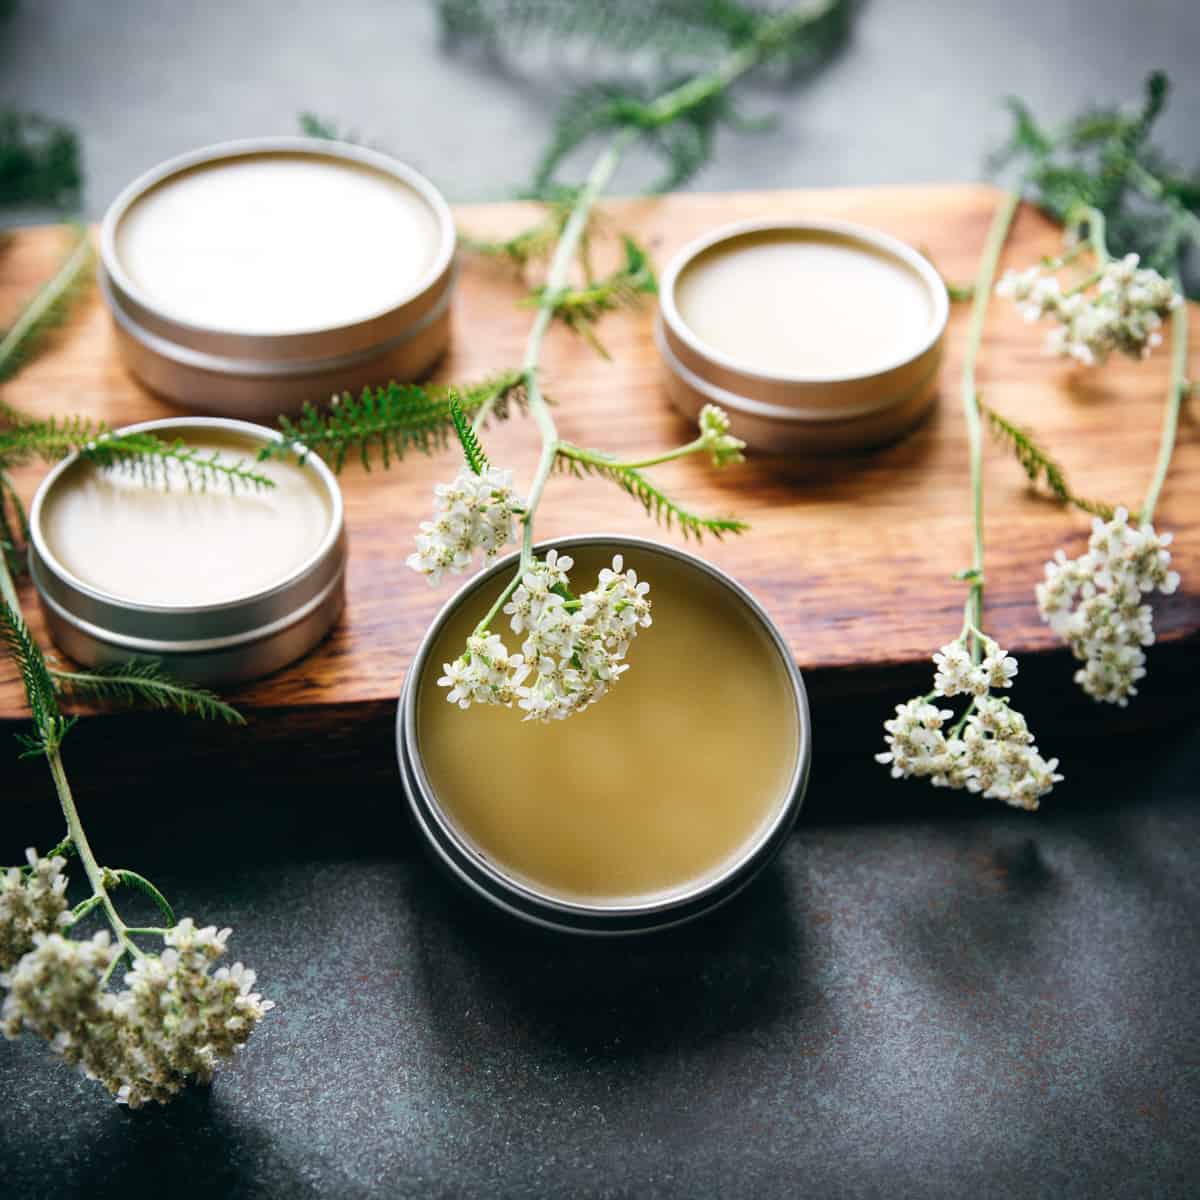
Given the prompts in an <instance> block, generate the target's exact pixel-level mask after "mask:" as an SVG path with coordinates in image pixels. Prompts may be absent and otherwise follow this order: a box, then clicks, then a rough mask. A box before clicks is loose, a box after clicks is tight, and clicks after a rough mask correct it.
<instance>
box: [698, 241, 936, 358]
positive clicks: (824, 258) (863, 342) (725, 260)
mask: <svg viewBox="0 0 1200 1200" xmlns="http://www.w3.org/2000/svg"><path fill="white" fill-rule="evenodd" d="M675 303H676V307H677V308H678V310H679V315H680V316H681V317H682V318H683V321H684V323H685V324H686V325H687V326H688V327H689V328H690V329H691V330H692V332H693V333H694V334H695V335H696V337H697V338H699V339H700V341H702V342H704V343H705V344H706V345H708V346H710V347H712V348H713V349H714V350H717V351H718V352H720V353H721V354H723V355H725V356H726V357H728V358H730V359H732V360H734V361H735V362H736V363H738V364H739V365H742V366H745V367H749V368H751V369H754V368H757V369H759V370H766V371H771V372H776V373H780V374H788V375H796V376H801V377H803V376H805V375H815V376H836V375H865V374H870V373H871V372H872V371H875V370H881V369H883V368H885V367H888V366H891V365H894V364H895V363H896V362H898V361H900V360H901V359H902V358H903V357H905V356H907V355H911V354H914V353H916V352H918V351H919V350H920V349H921V348H922V346H923V344H924V343H925V342H926V341H927V340H928V339H929V336H930V334H931V333H932V331H933V315H934V314H933V303H932V299H931V297H930V295H929V292H928V289H927V287H926V286H925V284H924V282H923V281H922V280H921V278H920V276H919V275H918V274H917V273H916V272H915V271H913V270H911V269H910V268H909V267H908V266H907V265H906V264H905V263H903V262H901V261H900V260H899V259H896V258H893V257H892V256H891V255H889V254H886V253H884V252H882V251H877V250H875V249H873V248H872V247H870V246H869V245H867V244H865V243H862V242H858V241H856V240H854V239H852V238H843V237H839V236H837V235H834V234H824V233H810V232H806V231H799V230H796V231H789V230H772V231H768V232H763V233H751V234H744V235H742V236H741V237H737V238H732V239H730V240H729V241H727V242H722V243H720V244H718V245H716V246H713V247H711V248H710V249H708V250H705V251H703V252H702V253H701V254H699V255H698V256H697V257H696V258H695V259H694V260H693V261H692V262H691V263H689V264H688V265H687V266H686V267H685V268H684V269H683V270H682V271H681V272H680V274H679V277H678V279H677V280H676V284H675Z"/></svg>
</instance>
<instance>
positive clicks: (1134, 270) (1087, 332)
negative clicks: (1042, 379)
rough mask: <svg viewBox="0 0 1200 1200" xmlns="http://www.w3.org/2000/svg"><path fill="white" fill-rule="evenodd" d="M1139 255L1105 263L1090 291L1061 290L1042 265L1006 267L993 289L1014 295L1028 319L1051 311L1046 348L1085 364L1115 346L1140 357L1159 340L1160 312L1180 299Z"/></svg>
mask: <svg viewBox="0 0 1200 1200" xmlns="http://www.w3.org/2000/svg"><path fill="white" fill-rule="evenodd" d="M1138 261H1139V260H1138V256H1137V255H1136V254H1127V255H1126V256H1125V257H1124V258H1121V259H1114V260H1113V261H1111V262H1109V263H1107V264H1106V265H1105V266H1104V268H1103V270H1102V271H1101V272H1100V278H1099V280H1098V281H1097V283H1096V285H1095V289H1094V290H1093V291H1073V292H1066V293H1064V292H1063V290H1062V287H1061V285H1060V284H1059V281H1058V279H1057V277H1056V276H1055V275H1053V274H1052V273H1050V271H1049V270H1047V269H1043V268H1042V267H1041V266H1033V267H1030V268H1029V269H1028V270H1026V271H1006V272H1005V274H1004V277H1003V278H1002V279H1001V280H1000V282H999V283H998V284H997V285H996V294H997V295H999V296H1005V297H1007V298H1009V299H1010V300H1015V301H1016V303H1017V307H1018V309H1019V310H1020V312H1021V314H1022V316H1024V318H1025V319H1026V320H1027V321H1030V322H1032V321H1038V320H1040V319H1041V318H1042V317H1046V316H1050V317H1053V318H1054V319H1055V320H1056V321H1057V322H1058V327H1057V328H1056V329H1054V330H1053V331H1052V332H1051V334H1050V336H1049V339H1048V346H1049V348H1050V350H1051V351H1052V352H1053V353H1055V354H1059V355H1062V356H1063V357H1069V358H1074V359H1076V360H1077V361H1079V362H1081V363H1083V364H1084V366H1088V367H1090V366H1094V365H1095V364H1097V363H1103V362H1104V361H1105V360H1106V359H1107V358H1108V356H1109V354H1111V353H1112V351H1114V350H1119V351H1120V352H1121V353H1122V354H1127V355H1128V356H1129V357H1130V358H1145V357H1146V355H1148V354H1149V353H1150V351H1151V350H1152V349H1153V348H1154V347H1155V346H1157V345H1159V344H1160V343H1161V342H1162V334H1161V333H1160V332H1159V330H1160V329H1161V328H1162V323H1163V317H1165V316H1166V315H1167V313H1169V312H1170V311H1171V310H1172V309H1173V308H1175V307H1177V306H1178V305H1179V304H1180V303H1182V300H1181V298H1180V296H1179V293H1178V292H1177V291H1176V290H1175V287H1174V285H1173V284H1172V283H1171V281H1170V280H1169V279H1164V278H1163V276H1161V275H1160V274H1159V273H1158V272H1157V271H1150V270H1146V269H1143V268H1139V267H1138Z"/></svg>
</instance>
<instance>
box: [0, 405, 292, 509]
mask: <svg viewBox="0 0 1200 1200" xmlns="http://www.w3.org/2000/svg"><path fill="white" fill-rule="evenodd" d="M75 453H78V454H79V455H80V457H81V458H84V459H87V460H88V461H89V462H92V463H94V464H95V465H96V466H98V467H101V468H103V469H105V470H110V471H121V472H124V473H126V474H130V475H137V476H139V477H140V478H141V480H142V482H143V483H145V484H146V485H147V486H157V487H168V488H169V487H171V486H173V485H174V484H176V483H182V484H183V485H184V486H185V487H187V488H188V489H189V490H194V491H206V490H207V489H208V488H210V487H217V486H224V487H228V488H229V489H230V490H231V491H238V490H239V489H253V490H259V489H264V488H273V487H274V486H275V481H274V480H273V479H271V477H270V476H269V475H264V474H263V473H262V472H261V471H257V470H255V469H254V468H253V466H252V465H250V464H249V462H248V461H247V460H246V459H235V460H231V459H226V458H223V457H222V456H221V454H220V453H219V452H218V451H209V450H200V449H198V448H197V447H195V446H189V445H188V444H187V443H186V442H184V441H183V440H181V439H179V438H176V439H174V440H170V441H168V440H166V439H164V438H160V437H157V436H156V435H155V434H153V433H150V432H133V433H116V432H114V431H113V430H111V429H109V428H108V426H107V425H105V424H103V423H102V422H97V421H92V420H89V419H88V418H85V417H64V418H61V419H59V418H56V417H49V418H47V419H45V420H40V421H39V420H21V421H20V422H19V423H18V424H16V425H12V426H9V427H8V428H0V469H5V468H9V467H14V466H19V465H21V464H22V463H25V462H29V461H30V460H32V459H41V460H42V461H43V462H50V463H53V462H58V461H59V460H60V459H63V458H66V457H67V455H69V454H75Z"/></svg>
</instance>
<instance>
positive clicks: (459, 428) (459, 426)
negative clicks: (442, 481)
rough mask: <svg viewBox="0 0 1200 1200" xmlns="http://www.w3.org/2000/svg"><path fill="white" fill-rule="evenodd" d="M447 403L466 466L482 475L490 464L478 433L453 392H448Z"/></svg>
mask: <svg viewBox="0 0 1200 1200" xmlns="http://www.w3.org/2000/svg"><path fill="white" fill-rule="evenodd" d="M448 403H449V405H450V420H451V421H452V422H453V424H454V432H455V433H456V434H457V435H458V441H459V445H461V446H462V452H463V457H464V458H465V459H466V460H467V466H468V467H470V468H471V470H472V471H473V472H474V473H475V474H476V475H482V474H483V473H484V471H486V470H487V469H488V467H489V466H490V465H491V464H490V463H489V462H488V456H487V454H485V453H484V449H483V443H482V442H481V441H480V440H479V435H478V434H477V433H476V432H475V430H474V429H472V428H471V424H470V422H469V421H468V420H467V418H466V414H465V413H464V412H463V409H462V404H461V402H460V401H459V399H458V396H457V395H456V394H455V393H454V392H451V393H450V396H449V400H448Z"/></svg>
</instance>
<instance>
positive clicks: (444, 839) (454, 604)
mask: <svg viewBox="0 0 1200 1200" xmlns="http://www.w3.org/2000/svg"><path fill="white" fill-rule="evenodd" d="M581 546H601V547H604V548H606V549H609V548H611V549H613V550H614V551H616V552H620V550H621V549H622V548H631V549H635V550H640V551H644V552H646V553H651V554H662V555H664V556H666V557H670V558H676V559H678V560H680V561H682V562H685V563H687V564H688V565H690V566H692V567H694V568H695V569H697V570H700V571H703V572H704V573H706V574H707V575H709V576H710V578H712V579H714V580H716V581H717V582H718V583H720V584H721V585H723V586H724V587H726V588H727V589H728V590H729V591H731V592H733V593H734V595H735V596H737V597H738V598H739V599H740V600H741V601H742V602H743V603H744V604H745V605H746V606H747V607H748V608H749V609H750V611H751V612H752V613H753V614H754V616H755V617H756V618H757V620H758V621H759V623H760V625H761V626H762V628H763V629H764V630H765V631H766V632H767V634H768V635H769V636H770V638H771V640H772V642H773V643H774V644H775V647H776V649H777V651H778V652H779V655H780V658H781V659H782V661H783V664H784V666H785V669H786V670H787V672H788V677H789V679H790V680H791V681H792V687H793V699H794V702H795V705H796V721H797V729H798V746H797V752H796V763H795V766H794V769H793V771H792V774H791V776H790V779H789V782H788V785H787V787H786V788H785V789H784V800H783V803H782V804H781V805H780V809H779V812H778V814H777V815H776V817H775V818H774V820H773V821H772V822H771V824H770V825H768V826H767V827H766V828H765V829H764V830H762V831H761V832H760V834H759V836H758V837H757V838H756V839H755V840H754V842H753V843H751V844H750V845H749V846H748V847H746V849H745V850H744V851H743V852H742V854H741V855H739V856H738V858H737V859H735V860H734V861H733V862H732V863H730V864H729V865H728V866H727V867H726V868H725V869H724V870H723V871H722V872H721V874H720V875H718V876H716V877H714V878H712V879H709V880H707V881H705V882H704V883H702V884H698V885H696V886H695V887H694V888H692V889H690V890H688V891H684V892H680V893H676V894H675V895H672V896H669V897H666V898H664V899H661V900H655V901H649V902H647V903H644V904H631V905H603V906H600V905H588V904H585V903H581V902H577V901H568V900H563V899H562V898H560V897H555V896H550V895H546V894H543V893H540V892H538V891H537V890H536V889H535V888H532V887H530V886H529V885H528V884H526V883H524V882H522V881H520V880H518V879H515V878H513V877H512V876H510V875H508V874H506V873H505V872H504V871H502V870H501V869H500V868H498V867H497V866H496V865H495V864H493V863H491V862H490V861H488V859H487V858H486V857H484V856H483V855H482V854H480V853H479V851H478V850H476V849H475V848H474V847H473V846H471V845H470V844H469V843H468V842H466V841H465V840H464V839H463V838H462V837H460V836H459V834H458V833H457V831H456V830H455V829H454V827H453V825H452V824H451V823H450V822H449V821H448V820H447V819H446V817H445V815H444V814H443V813H442V812H441V810H440V808H439V806H438V804H437V800H436V797H435V796H434V794H433V789H432V787H431V785H430V783H429V780H428V777H427V776H426V775H425V772H424V769H423V767H422V765H421V763H420V761H419V758H418V757H417V756H416V755H415V754H414V753H412V752H411V749H412V748H413V747H415V745H416V685H415V683H414V682H413V681H414V680H416V679H418V678H419V677H420V675H421V672H422V670H423V669H424V667H425V663H426V660H427V658H428V655H429V653H430V651H431V649H432V646H433V643H434V641H435V640H436V638H437V635H438V633H439V632H440V630H441V628H442V627H443V625H444V624H445V622H446V621H447V620H448V619H449V618H450V616H451V615H452V613H453V612H454V611H455V610H456V609H457V608H458V607H459V605H460V604H461V603H463V601H464V600H465V599H466V598H467V597H468V596H469V595H470V594H471V593H472V592H474V591H475V590H476V589H478V588H480V587H483V586H486V585H487V584H488V583H489V582H490V581H491V580H492V579H494V578H495V577H496V576H497V575H499V574H501V573H503V572H505V571H508V570H511V569H512V566H513V564H514V563H515V562H516V560H517V557H518V555H517V554H515V553H514V554H512V555H509V556H507V557H506V558H504V559H502V560H500V561H499V562H497V563H495V564H494V565H493V566H492V567H491V568H489V569H488V570H487V571H485V572H483V573H481V574H480V575H478V576H476V577H475V578H474V579H472V580H470V581H469V582H468V583H466V584H464V585H463V587H461V588H460V589H459V590H458V592H456V593H455V595H454V596H452V597H451V598H450V600H448V601H447V603H446V604H445V605H444V606H443V607H442V609H441V611H440V612H439V613H438V615H437V617H435V618H434V621H433V623H432V624H431V625H430V627H429V629H428V631H427V632H426V634H425V637H424V639H423V640H422V642H421V645H420V647H419V648H418V650H417V652H416V654H415V655H414V656H413V660H412V662H411V664H410V665H409V669H408V673H407V676H406V679H405V684H404V687H403V688H402V690H401V694H400V701H399V704H398V707H397V714H396V750H397V760H398V763H399V767H400V774H401V778H402V780H403V782H404V787H405V792H406V795H407V797H408V800H409V805H410V808H411V809H412V812H413V816H414V818H415V820H416V822H417V825H418V827H419V828H420V830H421V831H422V833H423V835H424V837H425V839H426V841H427V842H428V843H429V845H430V847H431V848H432V849H433V850H434V851H435V853H436V856H437V858H438V860H439V861H440V862H441V864H442V865H443V866H444V867H446V868H447V869H448V870H449V871H450V873H451V874H452V875H454V876H455V877H456V878H457V879H459V880H460V882H462V883H464V884H466V885H467V886H468V887H469V888H470V889H471V890H472V891H473V892H475V893H476V894H477V895H479V896H481V897H483V898H484V899H486V900H487V901H489V902H490V903H491V904H493V905H494V906H496V907H498V908H500V909H502V910H504V911H506V912H508V913H510V914H511V915H514V916H517V917H520V918H521V919H523V920H525V921H528V922H531V923H532V924H535V925H539V926H541V927H543V928H547V929H552V930H555V931H559V932H570V933H584V934H589V935H608V936H614V935H628V934H634V933H649V932H655V931H658V930H661V929H666V928H670V927H672V926H675V925H681V924H684V923H686V922H688V921H691V920H694V919H696V918H697V917H700V916H702V915H703V914H705V913H708V912H711V911H712V910H713V909H715V908H717V907H719V906H720V905H722V904H724V903H725V902H726V901H728V900H730V899H732V898H733V896H735V895H736V894H737V893H738V892H740V891H741V890H742V889H743V888H744V887H746V886H747V885H748V884H749V883H750V882H751V881H752V880H753V879H754V878H755V877H756V876H757V875H758V874H759V873H760V872H761V871H762V870H763V869H764V868H765V867H766V866H767V865H768V863H769V862H770V861H771V860H772V859H773V858H774V857H775V855H776V854H777V853H778V852H779V850H780V849H781V848H782V846H783V844H784V843H785V842H786V839H787V836H788V834H789V833H790V832H791V830H792V827H793V826H794V824H795V822H796V818H797V817H798V815H799V812H800V807H801V805H802V803H803V799H804V792H805V789H806V787H807V782H808V773H809V766H810V764H811V760H812V727H811V721H810V717H809V711H808V699H807V694H806V692H805V688H804V681H803V678H802V677H801V675H800V670H799V668H798V667H797V666H796V663H795V661H794V659H793V658H792V654H791V651H790V649H789V648H788V646H787V644H786V642H784V640H783V636H782V634H781V633H780V632H779V629H778V627H777V626H776V625H775V623H774V622H773V621H772V620H771V618H770V616H769V615H768V614H767V612H766V610H765V609H764V608H763V607H762V605H761V604H759V602H758V601H757V600H756V599H755V598H754V597H753V596H752V595H751V593H750V592H748V591H747V590H746V589H745V588H744V587H743V586H742V585H741V584H739V583H738V582H737V581H736V580H734V579H733V578H732V577H731V576H729V575H727V574H726V573H725V572H723V571H721V570H720V569H719V568H717V567H715V566H713V565H712V564H711V563H708V562H706V561H704V560H703V559H701V558H699V557H698V556H696V555H693V554H690V553H688V552H686V551H683V550H679V549H678V548H676V547H673V546H667V545H664V544H662V543H660V542H655V541H651V540H650V539H648V538H638V537H631V536H628V535H625V534H586V535H579V536H575V537H566V538H558V539H552V540H549V541H546V542H543V543H539V545H538V546H537V547H536V549H538V550H539V551H541V550H545V549H549V548H551V547H557V548H559V549H568V548H570V547H581Z"/></svg>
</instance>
